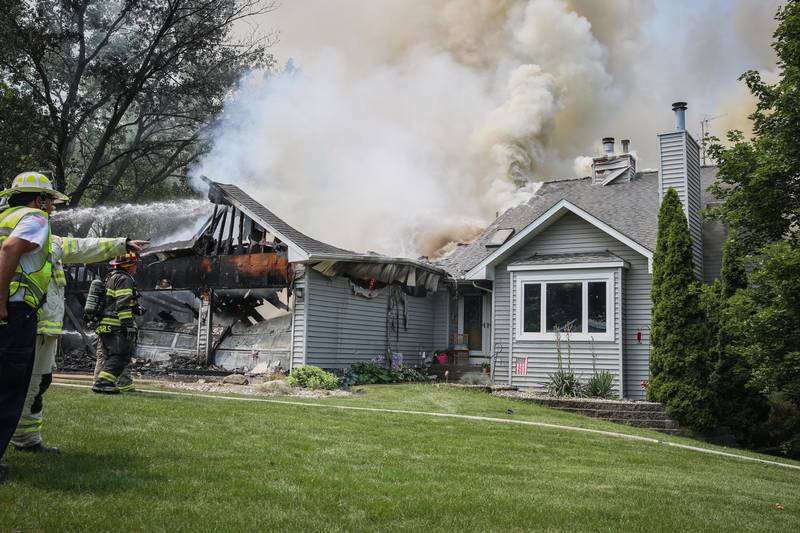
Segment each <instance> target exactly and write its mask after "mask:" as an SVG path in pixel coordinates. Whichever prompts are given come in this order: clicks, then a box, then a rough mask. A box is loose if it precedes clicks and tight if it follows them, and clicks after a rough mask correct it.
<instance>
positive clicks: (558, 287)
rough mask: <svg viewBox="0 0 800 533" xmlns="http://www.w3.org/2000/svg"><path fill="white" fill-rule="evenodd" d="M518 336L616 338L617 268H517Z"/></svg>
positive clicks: (521, 337) (521, 338)
mask: <svg viewBox="0 0 800 533" xmlns="http://www.w3.org/2000/svg"><path fill="white" fill-rule="evenodd" d="M515 281H516V294H517V305H516V309H517V312H516V323H517V338H519V339H520V340H550V339H555V332H556V331H560V332H561V336H562V338H563V337H564V336H565V335H566V331H569V335H570V339H571V340H590V339H591V338H593V339H594V340H597V341H603V340H606V341H607V340H614V272H613V271H609V270H605V271H600V272H587V271H582V272H565V271H561V272H557V273H555V272H553V273H548V272H541V271H537V272H515Z"/></svg>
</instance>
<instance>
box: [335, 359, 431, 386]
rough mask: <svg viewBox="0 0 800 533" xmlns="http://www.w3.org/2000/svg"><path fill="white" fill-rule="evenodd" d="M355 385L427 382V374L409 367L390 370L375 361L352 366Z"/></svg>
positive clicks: (351, 371) (402, 366) (351, 372)
mask: <svg viewBox="0 0 800 533" xmlns="http://www.w3.org/2000/svg"><path fill="white" fill-rule="evenodd" d="M350 375H351V376H352V379H351V381H352V384H353V385H373V384H378V383H404V382H425V381H427V377H426V376H425V374H423V373H422V372H420V371H419V370H416V369H414V368H411V367H408V366H404V365H401V366H398V367H395V368H388V367H386V366H384V365H382V364H379V363H377V362H375V361H364V362H360V363H353V364H352V365H350Z"/></svg>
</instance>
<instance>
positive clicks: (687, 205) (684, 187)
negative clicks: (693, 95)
mask: <svg viewBox="0 0 800 533" xmlns="http://www.w3.org/2000/svg"><path fill="white" fill-rule="evenodd" d="M686 107H687V106H686V102H675V103H674V104H672V110H673V111H674V112H675V131H671V132H668V133H661V134H659V135H658V145H659V162H658V189H659V201H660V199H661V198H663V197H664V193H666V192H667V189H669V188H670V187H672V188H673V189H675V191H677V193H678V197H679V198H680V199H681V203H682V204H683V211H684V213H685V214H686V219H687V220H688V221H689V234H690V235H691V237H692V254H693V256H694V257H693V258H694V271H695V275H696V276H697V277H698V279H702V277H703V219H702V217H701V216H700V189H701V186H700V146H699V145H698V144H697V141H695V140H694V139H693V138H692V136H691V135H689V132H687V131H686Z"/></svg>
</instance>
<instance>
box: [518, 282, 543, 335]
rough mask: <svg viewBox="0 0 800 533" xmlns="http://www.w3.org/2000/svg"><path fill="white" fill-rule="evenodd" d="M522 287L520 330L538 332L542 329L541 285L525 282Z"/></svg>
mask: <svg viewBox="0 0 800 533" xmlns="http://www.w3.org/2000/svg"><path fill="white" fill-rule="evenodd" d="M522 287H523V289H522V290H523V294H524V297H523V302H522V327H523V329H522V331H527V332H531V333H539V332H540V331H542V286H541V285H540V284H539V283H526V284H525V285H523V286H522Z"/></svg>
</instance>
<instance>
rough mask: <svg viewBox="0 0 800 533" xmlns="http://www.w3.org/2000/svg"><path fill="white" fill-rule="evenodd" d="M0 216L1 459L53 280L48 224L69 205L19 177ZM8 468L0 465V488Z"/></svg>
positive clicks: (27, 176)
mask: <svg viewBox="0 0 800 533" xmlns="http://www.w3.org/2000/svg"><path fill="white" fill-rule="evenodd" d="M0 197H2V198H7V199H8V204H7V206H6V209H4V210H3V211H2V212H0V458H1V457H2V456H3V454H4V453H5V451H6V447H7V446H8V443H9V441H10V440H11V436H12V435H13V434H14V431H15V430H16V427H17V421H18V420H19V416H20V414H21V412H22V407H23V405H24V404H25V395H26V393H27V391H28V383H29V382H30V379H31V372H32V371H33V364H34V356H35V346H36V316H37V312H38V311H39V309H40V308H41V307H42V305H44V301H45V297H46V296H47V285H48V282H49V281H50V277H51V275H52V263H51V261H50V219H49V213H50V212H51V211H52V210H53V204H54V203H56V202H64V201H67V200H69V198H68V197H67V196H65V195H64V194H62V193H60V192H58V191H56V190H55V189H54V188H53V186H52V185H51V183H50V180H49V179H48V178H47V177H46V176H44V175H42V174H39V173H37V172H23V173H22V174H19V175H17V176H16V177H15V178H14V179H13V180H12V183H11V187H10V188H8V189H5V190H3V191H0ZM6 476H7V468H6V467H4V466H2V465H0V482H2V481H3V480H4V479H5V477H6Z"/></svg>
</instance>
